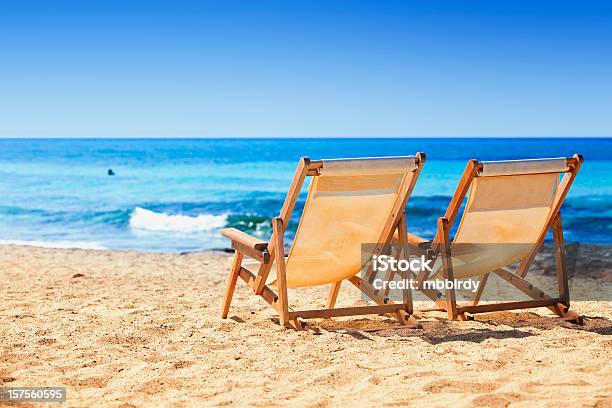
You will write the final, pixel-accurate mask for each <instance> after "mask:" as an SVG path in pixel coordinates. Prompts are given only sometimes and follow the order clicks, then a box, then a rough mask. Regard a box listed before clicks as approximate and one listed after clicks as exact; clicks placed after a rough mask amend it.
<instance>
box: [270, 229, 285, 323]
mask: <svg viewBox="0 0 612 408" xmlns="http://www.w3.org/2000/svg"><path fill="white" fill-rule="evenodd" d="M272 229H273V235H274V239H275V241H274V247H275V248H276V251H275V252H276V255H275V256H276V278H277V283H278V285H277V287H278V303H279V315H280V323H281V324H282V325H283V326H286V325H287V323H289V305H288V302H287V276H286V275H285V247H284V244H283V232H282V230H283V220H281V219H280V218H279V217H275V218H274V219H273V220H272Z"/></svg>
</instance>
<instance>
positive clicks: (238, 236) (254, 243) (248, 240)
mask: <svg viewBox="0 0 612 408" xmlns="http://www.w3.org/2000/svg"><path fill="white" fill-rule="evenodd" d="M221 235H223V236H224V237H227V238H229V239H231V240H232V241H235V242H239V243H241V244H242V245H245V246H248V247H249V248H253V249H256V250H258V251H263V250H264V249H267V248H268V243H267V242H265V241H262V240H260V239H257V238H255V237H254V236H252V235H249V234H247V233H246V232H242V231H240V230H237V229H236V228H224V229H222V230H221Z"/></svg>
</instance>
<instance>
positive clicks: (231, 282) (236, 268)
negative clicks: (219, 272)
mask: <svg viewBox="0 0 612 408" xmlns="http://www.w3.org/2000/svg"><path fill="white" fill-rule="evenodd" d="M241 267H242V254H241V253H240V252H238V251H236V252H235V253H234V259H233V260H232V267H231V269H230V274H229V277H228V279H227V285H226V287H225V295H224V296H223V305H222V307H221V318H222V319H225V318H227V313H228V312H229V308H230V304H231V303H232V297H233V296H234V288H235V287H236V281H237V280H238V273H239V272H240V268H241Z"/></svg>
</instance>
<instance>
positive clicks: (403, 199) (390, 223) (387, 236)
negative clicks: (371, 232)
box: [366, 152, 426, 281]
mask: <svg viewBox="0 0 612 408" xmlns="http://www.w3.org/2000/svg"><path fill="white" fill-rule="evenodd" d="M416 158H417V159H416V160H415V162H416V164H417V168H416V169H415V170H414V171H413V174H412V176H411V180H410V182H408V183H406V182H405V183H403V185H402V186H401V188H400V190H399V191H398V195H397V197H398V200H397V201H396V202H395V204H394V205H393V209H392V211H391V214H390V215H389V217H388V218H387V222H386V223H385V226H384V227H383V230H382V233H381V234H380V238H379V239H378V241H376V242H377V245H376V246H375V247H374V250H373V251H372V258H374V256H378V255H380V254H381V253H382V251H383V250H384V248H385V246H387V245H389V243H390V242H391V239H393V235H394V233H395V229H396V227H397V223H398V222H399V217H400V215H401V214H402V213H403V212H404V211H405V210H406V204H407V203H408V199H409V198H410V195H411V194H412V191H413V190H414V186H415V185H416V182H417V180H418V178H419V175H420V174H421V170H423V166H424V165H425V160H426V156H425V153H421V152H419V153H417V154H416ZM406 177H408V176H406ZM373 277H374V269H373V268H372V265H370V266H369V267H368V270H367V272H366V280H368V281H372V279H373Z"/></svg>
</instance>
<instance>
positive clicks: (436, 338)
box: [310, 312, 612, 344]
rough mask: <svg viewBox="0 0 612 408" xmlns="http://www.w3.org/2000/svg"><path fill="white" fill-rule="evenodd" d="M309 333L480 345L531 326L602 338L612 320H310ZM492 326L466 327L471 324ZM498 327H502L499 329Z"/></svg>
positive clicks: (520, 334)
mask: <svg viewBox="0 0 612 408" xmlns="http://www.w3.org/2000/svg"><path fill="white" fill-rule="evenodd" d="M310 323H311V330H312V331H313V332H314V333H315V334H321V333H322V332H333V333H342V334H348V335H350V336H352V337H354V338H355V339H357V340H373V338H374V336H382V337H391V336H399V337H405V338H413V337H418V338H421V339H423V340H425V341H427V342H428V343H430V344H440V343H449V342H456V341H467V342H472V343H481V342H483V341H485V340H487V339H498V340H505V339H520V338H526V337H532V336H537V335H538V334H537V333H534V332H531V331H525V330H521V329H522V328H526V327H530V328H535V329H539V330H550V329H554V328H557V327H562V328H564V329H569V330H582V331H588V332H592V333H597V334H599V335H603V336H610V335H612V320H610V319H608V318H606V317H603V316H585V321H584V324H583V325H576V324H572V323H569V322H567V321H564V320H563V319H559V318H554V317H551V316H545V315H540V314H537V313H534V312H493V313H486V314H481V315H477V316H476V320H475V321H474V322H471V321H470V322H466V323H461V324H457V322H451V321H449V320H447V319H446V318H443V317H437V316H428V315H423V316H421V319H420V323H421V324H422V326H423V327H422V328H421V329H411V328H405V327H401V326H397V322H396V321H395V320H393V319H391V318H383V319H382V320H379V319H376V320H374V319H368V318H361V319H352V320H350V321H348V320H322V321H316V322H314V321H312V322H310ZM474 323H476V324H479V326H481V325H483V324H484V325H488V326H494V327H492V328H489V327H486V328H482V327H469V326H470V325H472V324H474ZM497 326H505V327H504V328H498V327H497Z"/></svg>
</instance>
